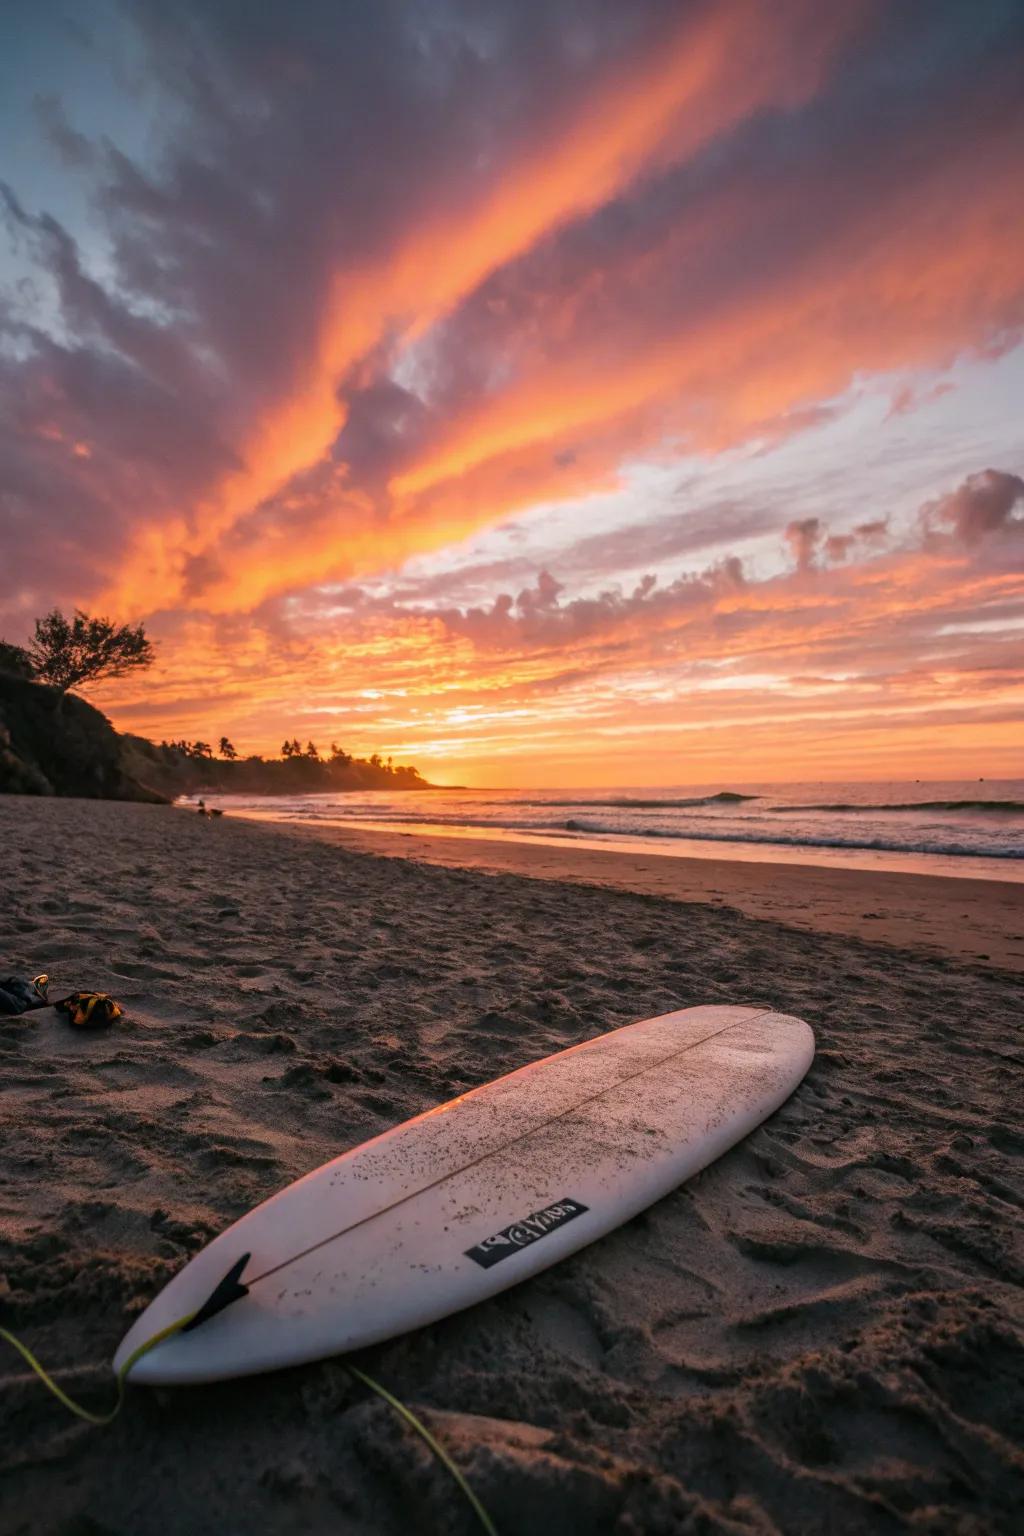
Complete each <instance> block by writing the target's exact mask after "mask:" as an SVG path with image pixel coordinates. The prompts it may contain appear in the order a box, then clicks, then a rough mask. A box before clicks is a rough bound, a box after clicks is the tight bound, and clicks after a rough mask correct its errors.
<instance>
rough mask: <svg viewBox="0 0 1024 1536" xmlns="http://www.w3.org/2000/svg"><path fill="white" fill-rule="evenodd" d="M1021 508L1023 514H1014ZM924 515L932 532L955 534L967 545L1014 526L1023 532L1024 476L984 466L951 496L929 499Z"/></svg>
mask: <svg viewBox="0 0 1024 1536" xmlns="http://www.w3.org/2000/svg"><path fill="white" fill-rule="evenodd" d="M1018 508H1019V509H1020V512H1021V514H1022V515H1021V516H1015V513H1016V511H1017V509H1018ZM921 518H922V521H923V523H924V526H925V528H926V529H927V530H928V531H929V532H932V533H945V534H952V536H953V537H954V538H955V539H956V540H958V542H959V543H961V544H966V545H968V546H970V545H974V544H980V543H981V542H982V541H983V540H984V539H987V538H988V537H989V536H990V535H992V534H996V533H1000V532H1003V531H1005V530H1007V529H1011V528H1012V529H1013V530H1014V531H1015V532H1017V533H1024V480H1022V479H1021V477H1020V475H1013V474H1007V473H1006V471H1005V470H999V469H983V470H981V471H979V473H977V474H974V475H968V477H967V479H966V480H965V481H964V482H963V484H962V485H959V486H957V488H956V490H955V491H951V492H950V494H949V495H948V496H941V497H939V498H938V499H937V500H936V501H930V502H928V504H927V505H926V506H925V507H923V508H922V510H921Z"/></svg>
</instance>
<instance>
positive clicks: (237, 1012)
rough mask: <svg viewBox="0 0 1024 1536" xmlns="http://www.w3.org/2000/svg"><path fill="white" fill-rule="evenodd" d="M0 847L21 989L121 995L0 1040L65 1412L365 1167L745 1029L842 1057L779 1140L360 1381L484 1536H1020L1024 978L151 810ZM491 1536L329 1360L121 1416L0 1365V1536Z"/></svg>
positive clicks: (11, 1206)
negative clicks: (82, 1405) (73, 1414)
mask: <svg viewBox="0 0 1024 1536" xmlns="http://www.w3.org/2000/svg"><path fill="white" fill-rule="evenodd" d="M0 838H2V843H0V846H2V847H3V849H4V879H3V895H2V897H0V969H2V970H3V971H5V972H6V970H8V969H9V970H10V971H12V972H24V973H28V974H31V973H32V972H34V971H36V970H40V969H45V970H48V971H49V972H50V973H51V975H52V977H53V981H54V987H55V989H57V990H58V991H60V990H63V989H70V988H71V987H74V986H85V985H89V986H95V987H102V988H105V989H108V990H110V991H112V992H114V993H115V994H116V995H117V996H118V997H119V998H120V999H121V1001H122V1002H123V1003H124V1005H125V1009H126V1012H125V1017H124V1018H123V1020H121V1021H120V1022H119V1023H118V1024H117V1025H115V1026H114V1027H113V1028H112V1029H111V1030H109V1031H107V1032H104V1033H100V1034H95V1035H81V1034H75V1033H74V1032H72V1031H71V1030H70V1029H69V1028H68V1027H67V1025H66V1024H65V1023H64V1022H63V1021H62V1020H61V1019H60V1018H59V1017H58V1016H57V1015H56V1014H54V1013H53V1012H51V1011H45V1012H39V1013H36V1014H32V1015H28V1016H26V1017H24V1018H21V1019H14V1020H4V1021H0V1054H2V1060H3V1066H4V1070H3V1076H2V1079H0V1080H2V1083H3V1116H2V1121H0V1136H2V1147H0V1150H2V1154H3V1163H2V1166H3V1170H4V1177H3V1180H2V1181H0V1321H2V1322H3V1324H4V1325H5V1326H7V1327H10V1328H13V1329H14V1330H15V1331H16V1332H18V1333H19V1334H20V1335H21V1336H23V1337H24V1338H25V1340H26V1341H27V1342H28V1343H29V1344H30V1345H31V1346H32V1347H33V1348H35V1349H36V1350H37V1351H38V1353H39V1354H40V1355H41V1356H42V1358H43V1359H44V1360H46V1361H48V1362H53V1363H56V1364H60V1365H62V1366H67V1367H72V1368H70V1369H67V1370H65V1371H64V1372H62V1375H61V1380H62V1382H63V1384H64V1385H65V1386H66V1387H67V1388H68V1389H69V1390H71V1391H74V1392H77V1393H78V1394H80V1395H81V1396H83V1397H84V1398H86V1399H88V1400H89V1401H90V1402H91V1403H93V1404H95V1405H96V1406H99V1405H101V1404H102V1403H105V1402H106V1401H107V1400H109V1398H110V1396H111V1389H110V1380H109V1374H108V1373H109V1360H110V1357H111V1355H112V1354H113V1351H114V1348H115V1346H116V1344H117V1343H118V1341H119V1339H120V1337H121V1335H122V1332H123V1331H124V1328H125V1326H126V1323H127V1321H128V1319H129V1318H130V1317H131V1316H133V1315H135V1314H137V1312H138V1311H139V1310H140V1309H141V1308H142V1307H143V1306H144V1305H145V1303H146V1301H147V1300H148V1299H149V1298H150V1297H151V1296H152V1294H153V1293H154V1291H155V1289H156V1288H157V1287H158V1286H159V1285H160V1284H161V1283H162V1282H163V1281H164V1280H165V1279H167V1278H168V1277H169V1276H170V1275H171V1274H172V1273H173V1272H174V1271H175V1270H176V1269H177V1268H178V1267H179V1266H180V1265H181V1264H182V1262H183V1261H184V1260H185V1259H186V1257H187V1256H188V1255H189V1254H190V1253H192V1252H193V1251H194V1250H195V1249H196V1248H197V1247H198V1246H199V1245H200V1244H202V1243H203V1242H204V1241H205V1240H206V1239H207V1238H208V1237H209V1236H210V1235H212V1234H213V1233H214V1232H215V1231H217V1230H219V1229H220V1228H221V1227H222V1226H223V1225H224V1224H225V1223H227V1222H228V1221H230V1220H232V1219H234V1218H235V1217H237V1216H238V1215H240V1214H241V1213H242V1212H243V1211H245V1210H246V1209H247V1208H248V1207H249V1206H250V1205H252V1204H253V1203H255V1202H256V1201H257V1200H259V1199H261V1198H263V1197H264V1196H265V1195H267V1194H269V1193H271V1192H273V1191H274V1190H276V1189H278V1188H280V1187H281V1186H282V1185H284V1184H285V1183H287V1182H288V1181H289V1180H291V1179H293V1178H295V1177H296V1176H297V1175H299V1174H301V1173H303V1172H305V1171H307V1170H308V1169H310V1168H311V1167H313V1166H315V1165H316V1164H318V1163H319V1162H321V1161H323V1160H324V1159H326V1158H328V1157H330V1156H333V1155H335V1154H336V1153H337V1152H339V1151H341V1150H343V1149H344V1148H345V1147H346V1146H350V1145H352V1144H354V1143H356V1142H358V1141H360V1140H362V1139H363V1138H365V1137H367V1136H369V1135H372V1134H374V1133H375V1132H377V1131H380V1130H382V1129H384V1128H385V1127H386V1126H388V1125H390V1124H393V1123H395V1122H396V1121H398V1120H401V1119H403V1118H405V1117H406V1116H408V1115H411V1114H413V1113H416V1112H417V1111H419V1110H422V1109H425V1108H427V1107H429V1106H430V1105H432V1104H434V1103H437V1102H438V1101H440V1100H442V1099H444V1098H447V1097H451V1096H452V1095H453V1094H455V1093H458V1092H459V1091H461V1090H463V1089H465V1088H468V1087H471V1086H473V1085H475V1084H477V1083H480V1082H484V1081H486V1080H488V1079H489V1078H491V1077H493V1076H495V1075H497V1074H498V1073H501V1072H503V1071H506V1070H509V1069H511V1068H513V1067H515V1066H519V1065H521V1064H522V1063H524V1062H525V1061H527V1060H530V1059H533V1058H536V1057H538V1056H542V1055H544V1054H547V1053H548V1052H550V1051H552V1050H556V1049H558V1048H560V1047H562V1046H564V1045H568V1044H571V1043H574V1042H576V1041H580V1040H584V1039H587V1038H589V1037H590V1036H591V1035H593V1034H595V1033H598V1032H599V1031H601V1030H605V1029H608V1028H612V1027H614V1026H616V1025H619V1024H623V1023H626V1022H629V1021H630V1020H632V1019H635V1018H640V1017H643V1016H646V1015H651V1014H656V1013H660V1012H665V1011H667V1010H669V1009H672V1008H677V1007H685V1006H690V1005H693V1004H697V1003H703V1002H725V1001H741V1002H754V1003H765V1004H770V1005H772V1006H774V1007H778V1008H782V1009H785V1010H786V1011H789V1012H793V1013H797V1014H799V1015H801V1016H802V1017H804V1018H806V1019H807V1020H808V1021H809V1022H810V1023H811V1024H812V1025H813V1027H814V1029H815V1031H816V1033H817V1038H818V1055H817V1058H816V1061H815V1064H814V1066H813V1068H812V1070H811V1072H810V1074H809V1076H808V1078H807V1079H806V1080H805V1083H804V1084H803V1085H802V1087H801V1088H800V1090H799V1091H798V1092H797V1094H796V1095H795V1096H794V1097H793V1098H792V1099H791V1100H790V1101H789V1103H788V1104H787V1105H786V1106H785V1107H784V1108H783V1109H782V1110H781V1111H780V1112H779V1113H778V1114H777V1115H776V1116H774V1117H773V1118H772V1119H771V1120H770V1121H769V1122H768V1123H767V1124H766V1125H765V1126H763V1127H762V1128H761V1129H760V1130H759V1131H757V1132H756V1133H755V1134H754V1135H753V1136H751V1137H750V1138H749V1139H748V1140H747V1141H746V1142H745V1143H743V1144H742V1145H741V1146H740V1147H738V1148H736V1149H735V1150H734V1151H733V1152H731V1153H730V1154H728V1155H727V1156H726V1157H725V1158H723V1159H721V1160H720V1161H719V1162H718V1163H717V1164H715V1165H714V1166H713V1167H712V1168H710V1169H708V1170H706V1171H705V1172H704V1173H703V1174H701V1175H700V1176H699V1177H698V1178H697V1179H695V1180H693V1181H692V1182H691V1183H690V1184H689V1185H687V1186H686V1187H684V1188H683V1189H681V1190H679V1191H678V1192H677V1193H675V1194H674V1195H672V1196H670V1197H668V1198H667V1199H666V1200H664V1201H662V1202H661V1203H660V1204H659V1205H657V1206H656V1207H654V1208H653V1209H652V1210H651V1211H650V1212H649V1213H647V1214H646V1215H645V1216H643V1217H641V1218H640V1219H638V1220H637V1221H634V1222H632V1223H630V1224H629V1225H628V1226H627V1227H625V1228H623V1229H622V1230H621V1231H619V1232H618V1233H615V1234H613V1235H612V1236H610V1237H608V1238H606V1239H605V1240H603V1241H602V1242H601V1243H599V1244H597V1245H595V1246H593V1247H591V1248H590V1249H587V1250H585V1251H584V1252H583V1253H581V1254H579V1255H577V1256H576V1257H574V1258H573V1259H571V1260H568V1261H567V1262H565V1263H564V1264H562V1265H560V1266H558V1267H557V1268H555V1269H553V1270H550V1271H548V1272H547V1273H546V1274H545V1275H543V1276H540V1277H538V1278H537V1279H536V1280H533V1281H531V1282H528V1283H527V1284H526V1285H524V1286H522V1287H520V1288H518V1289H516V1290H513V1291H510V1292H508V1293H506V1294H505V1295H504V1296H501V1297H499V1298H496V1299H495V1300H493V1301H491V1302H488V1303H486V1304H484V1305H482V1306H480V1307H478V1308H476V1309H474V1310H473V1311H471V1312H467V1313H465V1314H463V1315H461V1316H459V1317H455V1318H452V1319H450V1320H448V1321H446V1322H444V1323H441V1324H439V1325H436V1326H434V1327H432V1328H430V1329H426V1330H423V1331H422V1332H420V1333H417V1334H414V1335H411V1336H409V1337H407V1338H404V1339H401V1340H397V1341H395V1342H393V1343H391V1344H388V1345H384V1346H381V1347H379V1348H377V1349H374V1350H371V1351H368V1352H367V1354H366V1356H365V1357H364V1359H363V1364H364V1366H365V1368H366V1369H368V1370H370V1371H371V1373H373V1374H375V1375H376V1376H377V1377H378V1378H379V1379H380V1380H382V1381H383V1382H385V1383H386V1384H387V1385H388V1386H389V1387H391V1388H392V1389H393V1390H395V1391H397V1392H398V1393H399V1394H400V1395H401V1396H403V1397H404V1398H405V1399H406V1400H407V1401H408V1402H410V1403H411V1404H413V1405H414V1406H415V1407H416V1408H417V1409H419V1410H420V1411H422V1412H423V1414H424V1416H425V1417H426V1418H427V1419H428V1420H429V1422H430V1424H431V1426H432V1427H433V1429H434V1430H435V1432H436V1433H437V1434H438V1435H440V1436H441V1437H442V1438H443V1439H444V1440H445V1442H446V1443H447V1444H448V1446H449V1448H450V1449H451V1450H452V1452H453V1453H454V1454H455V1455H456V1456H457V1458H458V1459H459V1461H460V1464H461V1465H462V1466H463V1468H464V1470H465V1471H466V1473H467V1475H468V1476H469V1477H470V1478H471V1479H472V1481H473V1484H474V1486H475V1487H476V1488H477V1490H478V1492H479V1493H480V1495H481V1497H482V1498H483V1499H484V1500H485V1502H486V1503H487V1504H488V1506H489V1507H490V1509H491V1511H492V1513H493V1515H494V1517H495V1519H496V1520H497V1523H498V1526H499V1529H500V1530H501V1532H502V1536H516V1533H529V1536H538V1533H540V1532H545V1533H546V1532H548V1531H551V1532H579V1533H591V1532H594V1533H598V1532H614V1533H616V1536H639V1533H641V1532H643V1533H648V1532H649V1533H666V1536H667V1533H676V1532H687V1533H689V1532H692V1533H698V1532H700V1533H714V1536H719V1533H721V1536H726V1533H729V1536H748V1533H756V1536H767V1533H773V1536H774V1533H779V1536H782V1533H784V1536H804V1533H815V1536H818V1533H821V1536H824V1533H833V1532H840V1531H841V1532H844V1533H848V1532H849V1533H861V1532H863V1533H865V1536H868V1533H870V1536H882V1533H889V1532H902V1531H910V1532H914V1533H929V1536H940V1533H941V1536H947V1533H954V1536H983V1533H984V1536H988V1533H1000V1532H1007V1533H1009V1532H1011V1531H1015V1530H1019V1529H1020V1528H1021V1524H1020V1522H1021V1518H1022V1514H1024V1455H1022V1452H1021V1450H1020V1446H1021V1441H1022V1427H1024V1305H1022V1298H1021V1288H1020V1287H1021V1282H1022V1279H1024V1243H1022V1221H1021V1208H1022V1203H1024V1179H1022V1152H1024V1134H1022V1132H1021V1130H1020V1128H1019V1120H1020V1114H1019V1103H1020V1096H1021V1083H1022V1077H1021V1065H1022V1058H1024V1053H1022V1051H1021V1044H1020V1039H1019V1025H1020V1017H1021V1009H1020V1004H1021V989H1020V982H1019V978H1018V977H1017V976H1016V975H1014V974H1012V973H1011V972H1010V971H1008V970H1005V969H1000V968H999V967H998V966H996V965H994V964H992V963H991V960H990V961H989V962H988V963H986V964H980V963H967V962H965V961H964V960H963V959H961V958H957V957H956V956H954V955H950V954H948V953H945V954H944V953H941V952H940V951H939V950H937V949H935V950H931V951H924V950H913V949H909V948H899V947H898V946H897V945H896V944H895V943H894V942H892V937H893V935H891V934H890V942H886V943H878V942H871V941H868V940H866V939H864V938H858V937H852V936H848V935H845V934H841V933H828V932H824V933H822V932H812V931H809V930H808V929H806V928H802V927H798V926H790V925H786V924H782V923H780V922H775V921H769V920H767V919H766V918H764V917H757V918H755V917H751V916H748V915H747V914H746V913H744V912H742V911H738V910H735V908H734V907H733V906H731V905H725V904H717V905H716V904H712V903H710V902H707V903H700V902H694V901H690V902H683V901H679V900H671V899H668V898H667V897H666V896H664V895H651V894H637V893H634V892H629V891H620V890H615V889H612V888H610V887H602V886H598V885H593V884H585V883H564V882H563V883H558V882H554V881H548V880H538V879H524V878H522V877H520V876H517V875H513V874H507V873H501V874H489V873H485V872H481V871H479V870H466V869H449V868H442V867H436V866H432V865H428V864H425V863H421V862H416V861H412V860H409V859H399V858H383V857H374V856H372V855H370V854H368V853H356V852H353V851H350V850H347V849H344V848H341V847H338V846H336V845H332V844H331V843H329V842H323V841H317V840H314V839H311V838H308V837H301V838H299V837H295V836H292V835H286V834H284V833H282V832H280V831H275V830H273V829H270V828H267V827H264V826H256V825H253V824H251V823H245V822H242V821H236V820H231V819H229V818H224V819H223V820H220V821H212V822H211V821H204V820H201V819H200V818H198V817H195V816H193V815H190V814H187V813H185V812H182V811H177V810H172V809H169V808H163V807H156V806H145V805H114V804H98V803H86V802H76V801H41V800H31V799H21V800H19V799H14V798H7V799H2V800H0ZM736 879H737V880H740V881H741V880H742V876H741V875H739V874H737V875H736ZM879 901H881V898H879ZM864 910H868V908H864ZM473 1529H474V1526H473V1523H472V1518H471V1516H469V1515H468V1514H467V1512H466V1510H465V1507H464V1506H463V1504H462V1502H461V1500H460V1496H459V1495H458V1493H457V1491H456V1490H455V1489H454V1487H453V1485H452V1484H451V1482H450V1480H449V1479H448V1478H447V1477H446V1475H445V1474H444V1473H443V1472H442V1471H441V1470H440V1469H439V1468H438V1467H437V1465H436V1464H435V1463H434V1462H433V1461H432V1460H431V1459H430V1458H429V1457H428V1456H427V1454H426V1452H425V1451H424V1450H423V1449H422V1447H421V1446H420V1445H419V1444H418V1443H417V1442H415V1441H413V1440H410V1438H409V1437H408V1435H407V1433H406V1432H405V1431H404V1430H403V1429H402V1427H401V1425H400V1424H399V1423H398V1422H397V1421H396V1420H395V1419H394V1418H393V1416H392V1415H391V1414H390V1412H389V1411H388V1410H387V1409H386V1408H385V1407H384V1406H383V1405H382V1404H379V1403H378V1402H376V1401H375V1400H373V1399H371V1398H369V1397H368V1395H367V1393H366V1391H365V1389H363V1388H362V1387H358V1386H356V1385H354V1384H353V1382H352V1381H351V1379H350V1378H349V1376H348V1375H347V1373H346V1371H345V1369H344V1366H343V1365H342V1364H341V1363H340V1362H337V1361H332V1362H324V1363H321V1364H318V1365H314V1366H309V1367H305V1368H303V1369H301V1370H296V1371H292V1372H286V1373H280V1374H278V1375H277V1376H270V1377H264V1378H258V1379H254V1380H252V1381H248V1382H244V1383H239V1384H230V1383H228V1384H224V1385H221V1386H217V1387H208V1388H202V1389H187V1390H179V1391H174V1392H172V1391H156V1390H147V1389H143V1388H138V1389H135V1390H133V1391H131V1392H130V1396H129V1403H128V1407H127V1409H126V1411H125V1413H124V1415H123V1416H122V1418H121V1419H119V1420H118V1421H117V1423H116V1424H115V1425H114V1426H113V1427H111V1428H110V1429H107V1430H97V1429H92V1428H89V1427H87V1426H85V1425H82V1424H79V1423H78V1422H77V1421H75V1420H72V1419H70V1418H69V1417H67V1416H66V1415H65V1414H64V1413H63V1411H62V1410H61V1409H60V1408H59V1407H58V1405H56V1404H55V1403H54V1402H53V1401H52V1399H50V1398H49V1397H48V1395H47V1394H45V1393H44V1392H43V1391H42V1389H41V1388H39V1387H38V1386H37V1385H36V1384H35V1383H34V1382H33V1381H32V1379H31V1378H30V1377H29V1376H28V1375H27V1373H26V1372H25V1371H24V1370H23V1368H22V1367H21V1366H20V1365H19V1363H18V1362H17V1360H16V1358H15V1357H14V1356H13V1355H11V1354H10V1353H4V1354H3V1355H0V1530H2V1532H3V1536H8V1533H13V1532H24V1533H28V1532H32V1533H37V1532H47V1533H49V1532H54V1533H60V1536H157V1533H166V1532H178V1531H181V1532H185V1531H187V1532H190V1533H196V1536H206V1533H210V1536H213V1533H217V1536H234V1533H239V1536H241V1533H243V1532H244V1533H246V1536H249V1533H252V1532H257V1531H258V1532H261V1533H271V1536H277V1533H281V1536H284V1533H294V1532H306V1533H310V1536H321V1533H322V1536H327V1533H331V1536H334V1533H336V1532H352V1533H355V1536H371V1533H381V1536H399V1533H401V1536H407V1533H408V1532H409V1531H416V1532H420V1531H423V1532H431V1531H439V1532H448V1533H452V1536H456V1533H468V1532H470V1531H472V1530H473Z"/></svg>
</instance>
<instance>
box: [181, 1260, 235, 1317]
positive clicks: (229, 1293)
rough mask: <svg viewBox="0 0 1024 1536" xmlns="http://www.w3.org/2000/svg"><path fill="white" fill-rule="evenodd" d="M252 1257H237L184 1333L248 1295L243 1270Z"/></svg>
mask: <svg viewBox="0 0 1024 1536" xmlns="http://www.w3.org/2000/svg"><path fill="white" fill-rule="evenodd" d="M251 1258H252V1254H251V1253H243V1254H242V1257H241V1258H240V1259H237V1260H236V1261H235V1263H234V1264H232V1266H231V1268H230V1269H229V1270H228V1272H227V1274H226V1275H225V1276H224V1278H223V1280H222V1281H221V1282H220V1284H219V1285H218V1286H217V1288H216V1289H215V1290H214V1291H211V1293H210V1295H209V1296H208V1297H207V1299H206V1300H205V1301H204V1302H203V1304H202V1306H201V1307H200V1308H199V1311H198V1312H197V1313H196V1315H195V1317H193V1318H192V1320H191V1322H189V1323H186V1324H185V1327H184V1328H183V1329H182V1330H181V1331H182V1333H191V1332H192V1329H193V1328H198V1327H199V1325H200V1323H206V1322H209V1320H210V1318H211V1317H216V1316H217V1313H218V1312H223V1311H224V1308H225V1307H230V1305H231V1303H232V1302H233V1301H240V1300H241V1298H242V1297H243V1296H248V1294H249V1287H248V1286H247V1285H243V1284H242V1270H243V1269H244V1268H245V1266H246V1265H247V1264H248V1262H249V1260H250V1259H251Z"/></svg>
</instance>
